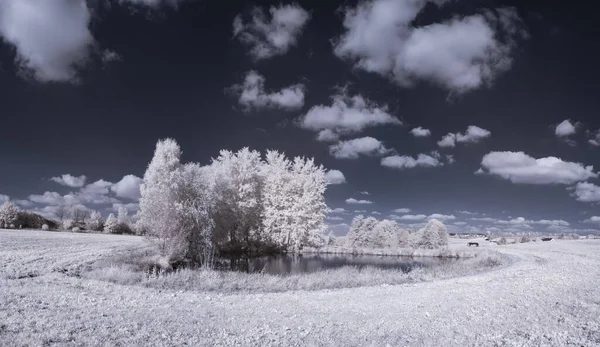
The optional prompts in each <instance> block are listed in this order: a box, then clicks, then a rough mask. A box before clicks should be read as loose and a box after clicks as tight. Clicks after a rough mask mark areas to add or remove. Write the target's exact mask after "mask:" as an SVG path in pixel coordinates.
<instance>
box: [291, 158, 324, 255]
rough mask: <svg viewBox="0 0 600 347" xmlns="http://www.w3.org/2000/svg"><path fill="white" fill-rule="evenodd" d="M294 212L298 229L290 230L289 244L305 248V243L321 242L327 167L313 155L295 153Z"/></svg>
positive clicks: (293, 218)
mask: <svg viewBox="0 0 600 347" xmlns="http://www.w3.org/2000/svg"><path fill="white" fill-rule="evenodd" d="M291 174H292V179H291V180H290V182H289V183H290V185H291V187H290V189H291V196H292V199H293V200H292V206H291V214H292V220H293V221H294V225H295V228H294V229H295V230H293V231H290V232H289V233H288V237H287V240H286V243H285V244H286V247H287V248H292V249H299V248H302V247H303V246H304V245H321V244H322V243H323V242H324V235H323V232H324V230H325V226H324V224H323V221H324V220H325V212H326V211H327V204H326V203H325V197H324V194H325V189H327V182H326V180H325V169H324V168H323V166H317V165H315V163H314V160H313V159H309V158H303V157H296V158H294V161H293V162H292V166H291Z"/></svg>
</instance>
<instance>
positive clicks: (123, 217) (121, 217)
mask: <svg viewBox="0 0 600 347" xmlns="http://www.w3.org/2000/svg"><path fill="white" fill-rule="evenodd" d="M128 214H129V211H127V207H125V206H119V213H118V215H117V220H118V221H119V223H120V224H129V215H128Z"/></svg>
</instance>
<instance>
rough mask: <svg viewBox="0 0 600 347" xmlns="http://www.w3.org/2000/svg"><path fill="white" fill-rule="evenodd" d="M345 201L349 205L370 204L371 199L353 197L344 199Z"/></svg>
mask: <svg viewBox="0 0 600 347" xmlns="http://www.w3.org/2000/svg"><path fill="white" fill-rule="evenodd" d="M346 203H347V204H349V205H370V204H372V203H373V201H370V200H356V199H354V198H349V199H346Z"/></svg>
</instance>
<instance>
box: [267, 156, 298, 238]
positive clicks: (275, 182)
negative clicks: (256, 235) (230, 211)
mask: <svg viewBox="0 0 600 347" xmlns="http://www.w3.org/2000/svg"><path fill="white" fill-rule="evenodd" d="M265 157H266V162H265V165H264V166H263V172H262V174H263V175H264V182H263V184H264V186H263V210H262V226H263V229H264V232H265V234H266V235H267V236H268V238H269V242H271V243H272V244H273V245H275V246H278V247H281V246H283V245H285V244H286V243H287V240H289V239H290V235H291V234H292V233H294V232H295V227H296V225H295V224H294V218H293V210H292V208H293V206H294V199H295V196H294V195H293V194H292V180H293V175H292V173H291V163H290V161H289V160H288V159H287V158H286V157H285V155H284V154H283V153H279V152H277V151H267V154H266V156H265Z"/></svg>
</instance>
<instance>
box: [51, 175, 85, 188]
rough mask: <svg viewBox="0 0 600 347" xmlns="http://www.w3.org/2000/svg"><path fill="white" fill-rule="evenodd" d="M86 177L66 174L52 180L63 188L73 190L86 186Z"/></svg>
mask: <svg viewBox="0 0 600 347" xmlns="http://www.w3.org/2000/svg"><path fill="white" fill-rule="evenodd" d="M85 178H86V177H85V176H84V175H81V176H73V175H71V174H64V175H62V176H58V177H52V178H51V179H50V180H52V181H54V182H56V183H58V184H61V185H63V186H67V187H71V188H81V187H83V186H84V185H85Z"/></svg>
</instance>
